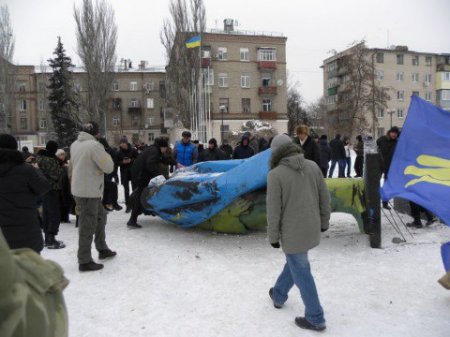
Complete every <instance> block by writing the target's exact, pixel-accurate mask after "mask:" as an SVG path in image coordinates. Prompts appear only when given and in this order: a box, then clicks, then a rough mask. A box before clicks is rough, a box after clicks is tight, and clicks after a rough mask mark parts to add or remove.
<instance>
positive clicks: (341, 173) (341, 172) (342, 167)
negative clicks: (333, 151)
mask: <svg viewBox="0 0 450 337" xmlns="http://www.w3.org/2000/svg"><path fill="white" fill-rule="evenodd" d="M336 163H337V164H338V167H339V178H345V163H346V160H345V159H332V160H331V167H330V172H329V173H328V178H331V177H333V172H334V168H335V167H336Z"/></svg>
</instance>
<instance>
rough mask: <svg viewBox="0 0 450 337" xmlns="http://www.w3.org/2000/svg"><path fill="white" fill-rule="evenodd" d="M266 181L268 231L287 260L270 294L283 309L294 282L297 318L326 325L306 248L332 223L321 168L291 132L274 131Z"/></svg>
mask: <svg viewBox="0 0 450 337" xmlns="http://www.w3.org/2000/svg"><path fill="white" fill-rule="evenodd" d="M271 148H272V151H273V152H272V158H271V162H270V169H271V170H270V172H269V175H268V181H267V223H268V228H267V233H268V237H269V242H270V244H271V245H272V247H274V248H280V243H281V247H282V248H283V252H284V253H285V255H286V264H285V266H284V269H283V271H282V272H281V274H280V276H279V277H278V280H277V281H276V283H275V286H274V287H273V288H271V289H270V291H269V295H270V297H271V299H272V301H273V305H274V306H275V308H277V309H279V308H281V307H282V306H283V304H284V303H285V302H286V300H287V299H288V293H289V290H290V289H291V288H292V287H293V286H294V284H295V285H296V286H297V287H298V288H299V289H300V294H301V297H302V300H303V303H304V305H305V315H304V317H296V318H295V324H296V325H297V326H299V327H300V328H303V329H309V330H314V331H322V330H325V328H326V326H325V319H324V313H323V309H322V306H321V305H320V301H319V296H318V294H317V289H316V285H315V282H314V278H313V276H312V274H311V270H310V265H309V261H308V251H309V250H310V249H312V248H314V247H315V246H317V245H318V244H319V242H320V232H321V231H322V232H324V231H326V230H327V229H328V226H329V219H330V195H329V192H328V189H327V186H326V185H325V181H324V179H323V176H322V172H321V170H320V168H319V167H318V166H317V165H316V164H315V163H314V162H313V161H311V160H307V159H305V157H304V156H303V154H302V153H301V151H302V150H301V149H300V147H298V146H297V145H295V144H293V143H292V141H291V138H290V137H289V136H287V135H284V134H283V135H278V136H276V137H275V138H274V139H273V141H272V144H271Z"/></svg>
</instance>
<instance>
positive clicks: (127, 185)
mask: <svg viewBox="0 0 450 337" xmlns="http://www.w3.org/2000/svg"><path fill="white" fill-rule="evenodd" d="M130 182H131V188H132V189H133V191H134V186H133V182H132V181H131V179H127V178H125V179H124V178H122V180H121V183H122V185H123V189H124V192H125V205H127V207H132V205H131V204H130Z"/></svg>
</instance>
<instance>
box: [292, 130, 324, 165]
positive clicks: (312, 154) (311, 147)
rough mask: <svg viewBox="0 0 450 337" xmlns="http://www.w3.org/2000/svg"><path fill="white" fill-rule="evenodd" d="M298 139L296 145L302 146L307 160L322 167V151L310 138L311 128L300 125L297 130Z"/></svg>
mask: <svg viewBox="0 0 450 337" xmlns="http://www.w3.org/2000/svg"><path fill="white" fill-rule="evenodd" d="M296 133H297V137H294V143H295V144H298V145H300V147H301V148H302V149H303V154H304V156H305V158H306V159H308V160H312V161H313V162H315V163H316V164H317V165H318V166H319V167H320V151H319V147H318V146H317V143H316V142H315V141H314V139H313V138H312V137H310V136H309V128H308V127H307V126H306V125H299V126H297V129H296Z"/></svg>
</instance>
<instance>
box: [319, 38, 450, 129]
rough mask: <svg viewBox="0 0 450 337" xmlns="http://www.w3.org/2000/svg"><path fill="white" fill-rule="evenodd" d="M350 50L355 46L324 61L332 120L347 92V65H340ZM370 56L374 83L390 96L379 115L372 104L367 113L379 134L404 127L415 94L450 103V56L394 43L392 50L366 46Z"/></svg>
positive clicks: (436, 102) (444, 105) (439, 103)
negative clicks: (392, 128)
mask: <svg viewBox="0 0 450 337" xmlns="http://www.w3.org/2000/svg"><path fill="white" fill-rule="evenodd" d="M350 53H352V48H349V49H347V50H344V51H342V52H340V53H338V54H336V55H334V56H332V57H330V58H328V59H326V60H324V62H323V66H322V67H323V73H324V96H325V100H326V103H327V110H328V114H329V116H328V117H329V119H330V116H331V115H332V114H333V113H334V112H335V110H336V107H337V104H338V102H340V100H342V99H343V98H344V97H343V96H344V95H345V93H344V88H345V87H346V86H345V82H346V78H347V75H348V74H347V72H346V69H345V67H342V66H341V65H340V60H341V59H342V58H343V57H345V55H349V54H350ZM366 58H367V61H368V62H369V64H371V66H372V69H373V70H374V72H375V79H374V84H375V85H376V86H378V87H380V88H383V89H384V91H385V92H386V94H387V97H388V99H387V101H386V104H387V107H379V106H378V107H376V109H375V110H376V111H375V116H373V113H372V111H371V109H370V107H368V108H366V111H365V112H364V113H365V114H367V116H368V118H367V120H368V122H369V123H370V126H369V127H368V130H376V131H375V133H376V135H375V136H376V137H378V136H380V135H383V134H385V133H386V131H387V130H388V129H389V128H390V127H392V126H394V125H395V126H398V127H400V128H401V127H402V126H403V123H404V121H405V117H406V115H407V112H408V107H409V104H410V102H411V97H412V95H417V96H420V97H421V98H423V99H425V100H427V101H429V102H431V103H433V104H438V105H440V106H442V107H444V108H448V107H449V106H450V101H449V93H450V91H448V89H449V88H450V85H449V84H450V82H449V81H448V80H449V79H450V78H449V75H448V74H449V72H448V70H449V67H450V65H449V64H448V63H449V58H448V56H447V57H446V56H444V55H438V54H435V53H426V52H416V51H411V50H409V49H408V47H406V46H393V47H392V48H388V49H382V48H372V49H366ZM446 70H447V71H446ZM347 79H348V78H347ZM344 113H345V112H344ZM373 117H375V118H373ZM348 123H351V120H349V121H348ZM328 129H329V133H332V131H333V130H332V129H333V127H332V124H331V125H330V123H329V125H328ZM368 133H372V132H370V131H368Z"/></svg>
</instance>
